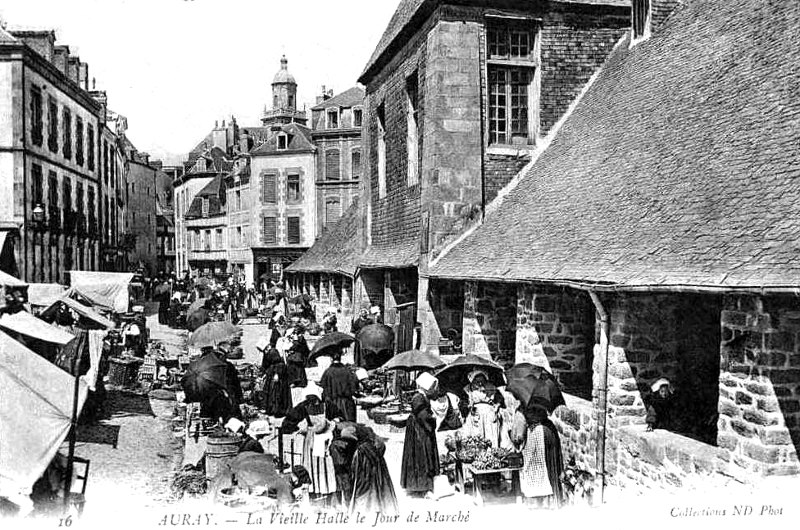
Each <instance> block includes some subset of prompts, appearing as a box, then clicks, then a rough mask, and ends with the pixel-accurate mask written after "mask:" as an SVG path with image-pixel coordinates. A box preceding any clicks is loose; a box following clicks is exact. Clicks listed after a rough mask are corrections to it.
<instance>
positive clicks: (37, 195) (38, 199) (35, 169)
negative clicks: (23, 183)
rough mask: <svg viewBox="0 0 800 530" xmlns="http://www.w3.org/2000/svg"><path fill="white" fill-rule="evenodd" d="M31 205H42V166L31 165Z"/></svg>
mask: <svg viewBox="0 0 800 530" xmlns="http://www.w3.org/2000/svg"><path fill="white" fill-rule="evenodd" d="M31 187H32V189H31V204H32V205H33V206H36V205H37V204H42V205H43V204H44V177H43V176H42V166H40V165H39V164H31Z"/></svg>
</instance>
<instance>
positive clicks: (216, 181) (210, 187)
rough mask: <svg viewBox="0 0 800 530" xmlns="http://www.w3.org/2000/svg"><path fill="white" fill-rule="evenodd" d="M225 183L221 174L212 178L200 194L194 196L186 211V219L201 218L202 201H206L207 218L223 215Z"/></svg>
mask: <svg viewBox="0 0 800 530" xmlns="http://www.w3.org/2000/svg"><path fill="white" fill-rule="evenodd" d="M224 197H225V181H224V179H223V174H222V173H220V174H219V175H217V176H216V177H214V178H213V179H212V180H211V182H209V183H208V184H206V185H205V186H204V187H203V189H201V190H200V192H199V193H198V194H197V195H195V196H194V199H193V200H192V204H191V205H190V206H189V209H188V210H187V211H186V215H185V217H186V219H199V218H201V217H203V199H204V198H205V199H208V217H216V216H218V215H225V201H224Z"/></svg>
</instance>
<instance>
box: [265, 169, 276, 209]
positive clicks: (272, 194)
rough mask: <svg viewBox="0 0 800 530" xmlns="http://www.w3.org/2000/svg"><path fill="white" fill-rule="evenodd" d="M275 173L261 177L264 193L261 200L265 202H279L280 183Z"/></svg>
mask: <svg viewBox="0 0 800 530" xmlns="http://www.w3.org/2000/svg"><path fill="white" fill-rule="evenodd" d="M277 180H278V179H277V177H276V176H275V175H264V176H263V177H261V187H262V194H261V200H262V202H264V203H265V204H274V203H276V202H278V183H277Z"/></svg>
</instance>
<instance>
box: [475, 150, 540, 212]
mask: <svg viewBox="0 0 800 530" xmlns="http://www.w3.org/2000/svg"><path fill="white" fill-rule="evenodd" d="M530 161H531V159H530V156H516V155H495V154H490V155H487V156H486V164H485V166H486V167H485V172H486V174H485V179H486V180H485V182H486V192H485V193H486V203H487V204H488V203H490V202H491V201H493V200H494V198H495V197H497V194H498V193H499V192H500V190H501V189H503V188H504V187H505V186H506V184H508V183H509V182H511V179H513V178H514V177H515V176H517V174H518V173H519V172H520V171H522V169H523V168H524V167H525V166H526V165H527V164H528V162H530Z"/></svg>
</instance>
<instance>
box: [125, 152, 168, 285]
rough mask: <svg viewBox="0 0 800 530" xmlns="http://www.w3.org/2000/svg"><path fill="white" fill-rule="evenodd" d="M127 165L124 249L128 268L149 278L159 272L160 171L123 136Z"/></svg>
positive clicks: (148, 156) (145, 154)
mask: <svg viewBox="0 0 800 530" xmlns="http://www.w3.org/2000/svg"><path fill="white" fill-rule="evenodd" d="M122 143H123V145H124V149H125V159H126V162H127V163H126V166H127V174H126V187H127V190H126V197H127V199H126V204H127V215H126V216H125V234H126V235H128V237H129V238H130V241H129V248H127V249H126V250H127V259H128V263H129V267H130V268H133V269H140V268H141V269H144V271H145V273H146V274H147V275H148V276H152V275H155V274H157V273H158V272H159V263H158V252H157V251H158V239H157V234H156V232H157V224H158V212H157V208H156V201H157V194H158V187H157V176H158V173H159V170H158V169H157V168H156V167H155V166H154V165H151V163H150V155H149V154H147V153H143V152H140V151H138V150H137V149H136V147H134V145H133V144H132V143H131V142H130V140H128V139H127V138H126V137H124V136H123V137H122Z"/></svg>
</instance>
